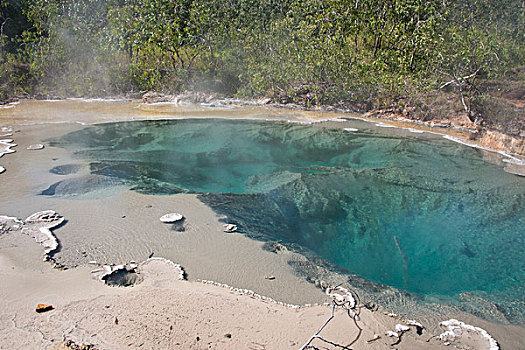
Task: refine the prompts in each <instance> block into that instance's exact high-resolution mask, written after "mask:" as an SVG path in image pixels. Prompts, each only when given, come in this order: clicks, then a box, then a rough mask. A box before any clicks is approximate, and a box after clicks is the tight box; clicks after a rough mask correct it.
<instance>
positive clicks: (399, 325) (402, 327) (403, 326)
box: [396, 323, 410, 333]
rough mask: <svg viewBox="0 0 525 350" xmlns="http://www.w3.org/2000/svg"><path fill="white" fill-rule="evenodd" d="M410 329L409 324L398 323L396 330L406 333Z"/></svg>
mask: <svg viewBox="0 0 525 350" xmlns="http://www.w3.org/2000/svg"><path fill="white" fill-rule="evenodd" d="M409 330H410V327H408V326H405V325H404V324H400V323H398V324H396V332H397V333H405V332H408V331H409Z"/></svg>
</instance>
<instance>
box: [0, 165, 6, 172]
mask: <svg viewBox="0 0 525 350" xmlns="http://www.w3.org/2000/svg"><path fill="white" fill-rule="evenodd" d="M4 171H5V168H4V167H3V166H0V174H1V173H3V172H4Z"/></svg>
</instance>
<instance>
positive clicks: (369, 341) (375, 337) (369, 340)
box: [366, 334, 381, 343]
mask: <svg viewBox="0 0 525 350" xmlns="http://www.w3.org/2000/svg"><path fill="white" fill-rule="evenodd" d="M378 339H381V336H380V335H379V334H374V336H373V337H372V338H370V339H368V340H367V341H366V342H367V343H371V342H374V341H376V340H378Z"/></svg>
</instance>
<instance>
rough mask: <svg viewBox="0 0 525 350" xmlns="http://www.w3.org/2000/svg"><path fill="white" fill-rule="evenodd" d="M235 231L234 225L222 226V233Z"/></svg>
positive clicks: (235, 226)
mask: <svg viewBox="0 0 525 350" xmlns="http://www.w3.org/2000/svg"><path fill="white" fill-rule="evenodd" d="M235 231H237V225H234V224H226V225H224V232H227V233H232V232H235Z"/></svg>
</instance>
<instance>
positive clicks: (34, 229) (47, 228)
mask: <svg viewBox="0 0 525 350" xmlns="http://www.w3.org/2000/svg"><path fill="white" fill-rule="evenodd" d="M64 220H65V219H64V217H63V216H60V215H59V214H57V213H56V212H54V211H53V210H44V211H39V212H37V213H34V214H32V215H30V216H28V217H27V218H26V219H25V224H26V225H25V227H24V228H23V229H22V233H24V234H27V235H29V236H31V237H33V238H34V239H35V240H36V241H37V242H38V243H40V244H41V245H42V246H43V247H44V249H45V257H47V256H49V254H50V253H51V252H52V251H54V250H55V249H57V248H58V241H57V239H56V237H55V236H54V235H53V233H52V232H51V229H52V228H55V227H57V226H59V225H60V224H62V223H63V222H64Z"/></svg>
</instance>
